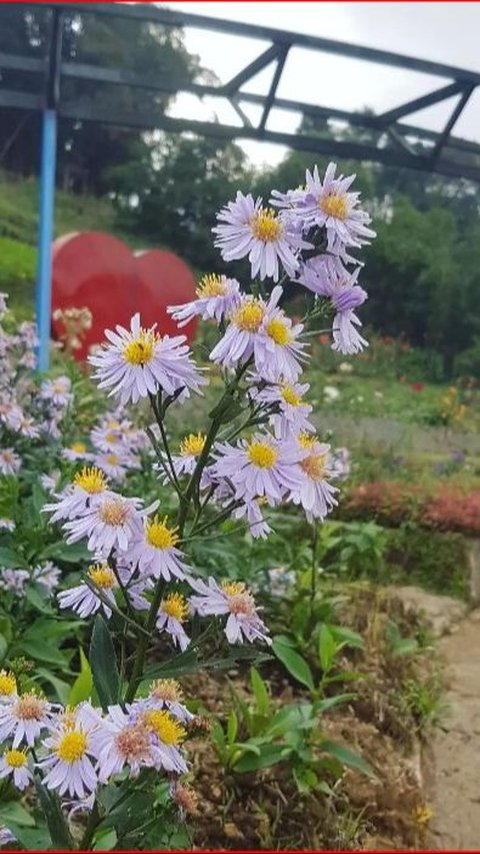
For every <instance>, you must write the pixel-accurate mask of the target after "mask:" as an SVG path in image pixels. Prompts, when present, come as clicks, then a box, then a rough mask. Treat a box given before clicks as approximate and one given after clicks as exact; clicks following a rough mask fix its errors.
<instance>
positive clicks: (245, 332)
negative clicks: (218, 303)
mask: <svg viewBox="0 0 480 854" xmlns="http://www.w3.org/2000/svg"><path fill="white" fill-rule="evenodd" d="M282 293H283V291H282V288H281V287H280V286H279V285H277V286H276V287H275V288H274V289H273V291H272V293H271V295H270V298H269V300H268V302H265V301H264V300H262V299H257V298H255V297H251V296H243V297H242V300H241V302H240V304H239V305H238V307H237V308H236V309H235V310H234V311H233V312H232V314H231V316H230V321H231V322H230V324H229V326H228V328H227V331H226V332H225V335H224V336H223V338H221V339H220V341H219V342H218V344H217V345H216V346H215V347H214V348H213V350H212V352H211V354H210V359H211V360H212V361H214V362H219V363H220V364H222V365H224V366H225V367H228V368H233V367H235V366H236V365H238V364H239V362H241V361H245V360H246V359H249V358H250V357H251V356H253V357H254V361H255V368H256V372H257V373H258V375H259V376H260V377H261V378H262V379H265V380H270V381H273V382H275V381H276V380H278V379H279V378H280V377H282V376H283V377H285V378H286V379H290V380H296V379H297V377H298V375H299V374H300V373H301V371H302V368H301V365H300V363H299V361H298V360H299V359H302V360H304V359H305V354H304V352H303V350H304V348H305V345H304V344H301V343H300V342H299V341H297V340H296V339H297V338H298V336H299V335H300V333H301V332H302V330H303V326H302V325H301V324H296V325H295V326H294V325H293V324H292V321H291V318H289V317H288V316H287V315H286V314H285V312H284V311H283V310H282V309H281V308H279V307H278V302H279V300H280V298H281V296H282Z"/></svg>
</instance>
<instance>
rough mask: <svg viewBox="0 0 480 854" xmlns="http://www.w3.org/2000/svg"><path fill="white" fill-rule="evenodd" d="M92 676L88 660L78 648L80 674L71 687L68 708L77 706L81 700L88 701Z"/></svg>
mask: <svg viewBox="0 0 480 854" xmlns="http://www.w3.org/2000/svg"><path fill="white" fill-rule="evenodd" d="M92 689H93V676H92V671H91V669H90V665H89V663H88V659H87V657H86V655H85V653H84V652H83V649H81V648H80V673H79V674H78V676H77V678H76V679H75V682H74V683H73V685H72V688H71V691H70V694H69V697H68V705H69V706H78V704H79V703H81V702H82V701H83V700H89V699H90V697H91V696H92Z"/></svg>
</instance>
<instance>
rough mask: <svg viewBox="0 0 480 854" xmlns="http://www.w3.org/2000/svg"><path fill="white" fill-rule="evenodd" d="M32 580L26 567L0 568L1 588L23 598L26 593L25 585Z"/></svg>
mask: <svg viewBox="0 0 480 854" xmlns="http://www.w3.org/2000/svg"><path fill="white" fill-rule="evenodd" d="M29 581H30V573H29V572H27V570H26V569H0V590H7V591H9V592H10V593H14V594H15V596H18V597H19V598H21V597H22V596H24V595H25V585H26V584H28V582H29Z"/></svg>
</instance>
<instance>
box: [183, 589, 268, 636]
mask: <svg viewBox="0 0 480 854" xmlns="http://www.w3.org/2000/svg"><path fill="white" fill-rule="evenodd" d="M190 583H191V586H192V587H193V589H194V590H195V591H196V592H197V594H198V595H195V596H191V597H190V606H191V608H192V611H193V612H195V613H198V614H200V616H202V617H207V616H212V615H221V614H228V619H227V624H226V626H225V634H226V636H227V639H228V642H229V643H243V641H244V640H247V641H249V642H250V643H253V641H256V640H261V641H264V642H265V643H267V644H270V643H271V640H270V638H269V636H268V629H267V627H266V626H265V624H264V623H263V621H262V620H261V619H260V617H259V616H258V609H257V607H256V605H255V600H254V598H253V596H252V594H251V593H250V591H249V590H248V589H247V588H246V587H245V585H244V584H243V583H242V582H237V581H232V582H230V581H226V582H224V583H223V584H222V585H221V586H220V585H219V584H217V582H216V581H215V579H214V578H209V579H208V584H206V583H205V582H204V581H202V580H201V579H198V578H196V579H192V580H191V582H190Z"/></svg>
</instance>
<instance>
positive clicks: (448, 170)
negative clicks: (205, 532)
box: [60, 101, 480, 181]
mask: <svg viewBox="0 0 480 854" xmlns="http://www.w3.org/2000/svg"><path fill="white" fill-rule="evenodd" d="M60 114H61V115H62V116H64V117H66V118H77V119H79V120H81V121H93V122H98V121H103V122H105V123H106V124H120V125H123V126H124V127H135V128H140V127H143V128H145V129H149V128H152V129H153V128H158V129H159V130H165V131H167V132H170V133H182V132H183V131H191V132H192V133H197V134H199V135H200V136H211V137H214V138H215V139H223V140H234V139H254V140H266V141H267V142H273V143H278V144H279V145H285V146H288V147H290V148H293V149H296V150H298V151H311V152H312V153H316V154H324V155H338V156H339V157H344V158H349V159H356V160H366V161H373V162H379V163H383V164H384V165H386V166H399V167H406V168H411V169H417V170H424V171H425V170H427V171H428V169H429V162H430V159H429V157H428V156H427V155H421V154H418V155H415V156H413V155H411V154H409V153H408V152H407V151H405V152H404V153H403V154H402V153H401V152H400V151H395V150H393V149H390V148H375V146H371V145H368V144H365V143H357V142H350V141H343V140H332V139H329V138H324V137H312V136H304V135H300V134H297V135H296V134H292V133H280V132H278V131H268V130H264V131H261V130H259V129H258V128H256V127H236V126H235V125H225V124H220V123H218V122H200V121H194V120H192V119H177V118H172V117H171V116H166V115H165V114H164V113H160V112H159V113H153V112H149V113H140V112H136V111H135V112H122V113H118V111H112V112H111V113H110V114H109V113H106V112H105V110H102V109H100V108H99V107H96V106H95V104H93V103H92V102H91V101H89V102H86V101H75V102H73V103H72V104H70V105H69V104H64V105H63V106H62V107H61V109H60ZM436 171H438V172H439V173H440V174H443V175H448V176H451V177H458V178H460V177H465V178H472V179H473V180H477V181H478V180H480V154H479V156H478V165H477V164H476V163H475V164H474V165H470V164H468V163H467V164H463V163H462V164H457V163H449V162H448V161H446V160H440V161H439V162H438V163H437V169H436Z"/></svg>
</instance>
